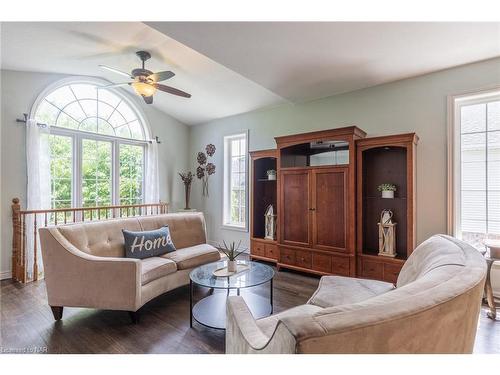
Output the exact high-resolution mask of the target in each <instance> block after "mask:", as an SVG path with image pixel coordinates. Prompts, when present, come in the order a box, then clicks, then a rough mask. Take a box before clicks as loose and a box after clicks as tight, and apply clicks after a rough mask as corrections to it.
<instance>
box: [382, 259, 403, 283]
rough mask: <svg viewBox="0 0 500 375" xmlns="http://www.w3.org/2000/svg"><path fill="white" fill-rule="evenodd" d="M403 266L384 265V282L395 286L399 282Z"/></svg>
mask: <svg viewBox="0 0 500 375" xmlns="http://www.w3.org/2000/svg"><path fill="white" fill-rule="evenodd" d="M401 267H402V265H399V264H388V263H385V264H384V281H387V282H389V283H393V284H395V283H396V281H398V275H399V272H400V271H401Z"/></svg>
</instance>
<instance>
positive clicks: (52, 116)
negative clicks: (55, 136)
mask: <svg viewBox="0 0 500 375" xmlns="http://www.w3.org/2000/svg"><path fill="white" fill-rule="evenodd" d="M58 114H59V110H58V109H57V108H56V107H54V106H53V105H52V104H50V103H49V102H47V101H45V100H44V101H42V103H40V105H39V106H38V108H37V110H36V115H35V118H36V119H37V121H38V122H41V123H42V124H48V125H50V126H52V125H55V123H56V119H57V115H58Z"/></svg>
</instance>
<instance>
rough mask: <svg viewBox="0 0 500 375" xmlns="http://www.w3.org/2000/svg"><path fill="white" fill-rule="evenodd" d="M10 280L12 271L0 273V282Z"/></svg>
mask: <svg viewBox="0 0 500 375" xmlns="http://www.w3.org/2000/svg"><path fill="white" fill-rule="evenodd" d="M6 279H12V271H1V272H0V280H6Z"/></svg>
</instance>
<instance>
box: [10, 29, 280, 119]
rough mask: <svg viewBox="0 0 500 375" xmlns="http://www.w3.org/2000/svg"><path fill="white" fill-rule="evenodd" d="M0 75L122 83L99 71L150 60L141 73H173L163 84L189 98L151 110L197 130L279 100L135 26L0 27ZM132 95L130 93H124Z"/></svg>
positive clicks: (170, 98)
mask: <svg viewBox="0 0 500 375" xmlns="http://www.w3.org/2000/svg"><path fill="white" fill-rule="evenodd" d="M1 31H2V32H1V49H2V50H1V58H2V69H12V70H21V71H34V72H52V73H64V74H72V75H88V76H98V77H103V78H105V79H108V80H110V81H112V82H116V83H118V82H126V81H127V78H126V77H123V76H121V75H117V74H115V73H112V72H109V71H107V70H104V69H102V68H99V66H98V65H99V64H104V65H109V66H112V67H115V68H117V69H120V70H123V71H125V72H130V71H131V70H132V69H133V68H137V67H139V66H140V60H139V59H138V57H137V56H136V55H135V52H136V51H138V50H140V49H143V50H146V51H149V52H150V53H151V54H152V58H151V60H148V61H147V62H146V68H148V69H149V70H152V71H162V70H172V71H173V72H174V73H175V74H176V75H175V77H173V78H171V79H169V80H168V81H165V82H163V83H165V84H167V85H169V86H173V87H176V88H179V89H181V90H183V91H186V92H189V93H190V94H191V95H192V97H191V98H190V99H186V98H181V97H177V96H174V95H169V94H166V93H161V92H159V93H157V94H155V97H154V104H153V105H154V106H155V107H156V108H158V109H160V110H162V111H164V112H166V113H168V114H169V115H171V116H173V117H175V118H177V119H178V120H180V121H182V122H183V123H185V124H189V125H191V124H197V123H203V122H206V121H210V120H212V119H215V118H220V117H226V116H230V115H234V114H237V113H243V112H248V111H252V110H254V109H258V108H262V107H267V106H272V105H277V104H280V103H283V102H284V100H283V99H282V98H280V97H279V96H278V95H275V94H273V93H272V92H270V91H269V90H267V89H265V88H263V87H261V86H259V85H258V84H256V83H255V82H253V81H251V80H249V79H247V78H244V77H242V76H241V75H239V74H238V73H235V72H233V71H232V70H230V69H228V68H225V67H224V66H222V65H220V64H218V63H216V62H214V61H212V60H210V59H209V58H207V57H205V56H203V55H202V54H200V53H198V52H196V51H194V50H192V49H191V48H189V47H186V46H184V45H183V44H181V43H179V42H177V41H175V40H174V39H172V38H169V37H167V36H166V35H163V34H162V33H160V32H158V31H156V30H155V29H153V28H151V27H149V26H147V25H145V24H143V23H140V22H129V23H118V22H103V23H97V22H87V23H53V22H45V23H42V22H35V23H2V30H1ZM126 89H127V90H130V91H131V92H133V90H132V89H131V88H130V87H127V88H126Z"/></svg>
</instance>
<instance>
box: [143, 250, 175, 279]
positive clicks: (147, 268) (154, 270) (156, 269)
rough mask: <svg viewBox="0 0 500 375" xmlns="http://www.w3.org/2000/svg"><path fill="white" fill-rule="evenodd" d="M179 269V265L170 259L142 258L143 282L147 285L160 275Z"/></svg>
mask: <svg viewBox="0 0 500 375" xmlns="http://www.w3.org/2000/svg"><path fill="white" fill-rule="evenodd" d="M175 271H177V265H176V264H175V262H174V261H172V260H170V259H165V258H161V257H151V258H145V259H142V260H141V284H142V285H146V284H147V283H150V282H151V281H153V280H156V279H159V278H160V277H163V276H167V275H169V274H171V273H174V272H175Z"/></svg>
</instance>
